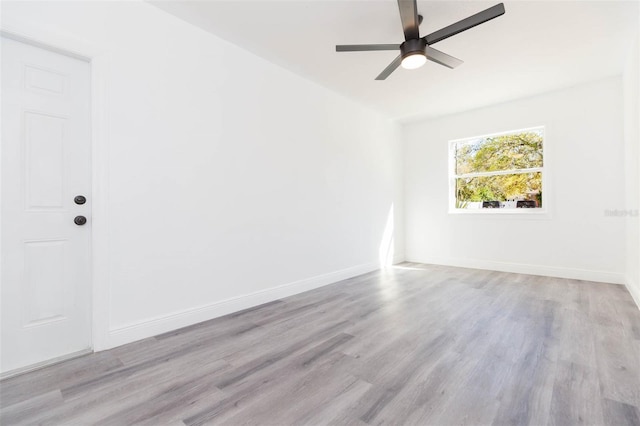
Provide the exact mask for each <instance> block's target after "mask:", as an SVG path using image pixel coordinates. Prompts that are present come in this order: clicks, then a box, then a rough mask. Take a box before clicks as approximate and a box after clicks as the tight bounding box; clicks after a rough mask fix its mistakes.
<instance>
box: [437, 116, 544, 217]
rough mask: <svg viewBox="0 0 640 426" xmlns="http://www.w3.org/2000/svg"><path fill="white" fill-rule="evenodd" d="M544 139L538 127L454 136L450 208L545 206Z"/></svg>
mask: <svg viewBox="0 0 640 426" xmlns="http://www.w3.org/2000/svg"><path fill="white" fill-rule="evenodd" d="M543 140H544V128H542V127H537V128H533V129H524V130H518V131H515V132H508V133H500V134H495V135H489V136H480V137H474V138H469V139H461V140H455V141H451V142H450V143H449V144H450V145H449V157H450V158H449V164H450V166H449V185H450V195H449V201H450V211H452V212H474V211H475V212H498V211H500V212H513V213H516V212H518V213H519V212H525V211H526V212H535V211H542V209H543V206H545V204H544V203H543V198H542V183H543V173H544V170H543V159H544V154H543ZM495 209H499V210H495Z"/></svg>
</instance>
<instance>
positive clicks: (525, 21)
mask: <svg viewBox="0 0 640 426" xmlns="http://www.w3.org/2000/svg"><path fill="white" fill-rule="evenodd" d="M151 3H152V4H154V5H156V6H158V7H160V8H162V9H164V10H166V11H168V12H170V13H172V14H173V15H175V16H177V17H179V18H181V19H184V20H185V21H187V22H190V23H192V24H194V25H197V26H199V27H201V28H203V29H205V30H207V31H209V32H211V33H213V34H216V35H217V36H219V37H221V38H223V39H226V40H229V41H231V42H232V43H234V44H236V45H238V46H240V47H242V48H244V49H246V50H249V51H251V52H253V53H255V54H257V55H259V56H261V57H263V58H265V59H267V60H269V61H271V62H273V63H275V64H278V65H280V66H282V67H284V68H287V69H289V70H291V71H293V72H295V73H297V74H299V75H301V76H303V77H305V78H308V79H310V80H312V81H315V82H317V83H319V84H321V85H323V86H325V87H328V88H330V89H331V90H334V91H336V92H338V93H341V94H343V95H345V96H347V97H349V98H352V99H355V100H356V101H358V102H361V103H364V104H366V105H369V106H371V107H372V108H374V109H377V110H379V111H381V112H383V113H384V114H386V115H388V116H390V117H393V118H397V119H401V120H411V119H414V118H424V117H435V116H440V115H444V114H450V113H454V112H459V111H464V110H469V109H473V108H478V107H482V106H486V105H491V104H495V103H499V102H504V101H508V100H512V99H517V98H522V97H526V96H531V95H534V94H537V93H542V92H547V91H551V90H555V89H558V88H562V87H569V86H573V85H576V84H580V83H582V82H587V81H591V80H596V79H600V78H604V77H607V76H612V75H617V74H620V73H621V72H622V69H623V67H624V62H625V58H626V56H627V54H628V52H629V49H630V47H631V43H632V40H633V39H632V37H633V35H634V34H635V31H637V29H638V22H639V16H640V15H639V4H640V2H639V1H637V0H636V1H612V0H609V1H603V2H594V1H533V2H530V1H514V2H505V9H506V13H505V15H503V16H501V17H499V18H497V19H494V20H493V21H490V22H487V23H485V24H482V25H480V26H478V27H476V28H473V29H471V30H468V31H466V32H464V33H461V34H458V35H456V36H454V37H451V38H449V39H447V40H444V41H442V42H440V43H437V44H435V45H433V47H435V48H437V49H439V50H442V51H444V52H446V53H448V54H450V55H452V56H455V57H457V58H460V59H462V60H463V61H464V62H465V63H464V64H463V65H461V66H460V67H459V68H457V69H455V70H450V69H448V68H445V67H443V66H440V65H437V64H435V63H433V62H427V64H426V65H425V66H424V67H422V68H420V69H418V70H411V71H409V70H405V69H402V68H398V70H396V72H394V73H393V74H392V75H391V76H390V77H389V78H388V79H387V80H386V81H375V80H374V78H375V77H376V76H377V75H378V74H379V73H380V72H381V71H382V70H383V69H384V68H385V67H386V66H387V64H389V62H391V61H392V60H393V59H394V58H395V56H397V53H396V52H393V51H386V52H354V53H342V52H341V53H336V52H335V45H336V44H359V43H400V42H402V41H403V40H402V38H403V37H402V27H401V25H400V15H399V12H398V6H397V3H396V1H394V0H379V1H375V0H356V1H330V0H316V1H303V0H296V1H291V0H289V1H270V0H259V1H244V0H234V1H218V0H206V1H203V0H199V1H185V0H180V1H177V0H171V1H151ZM497 3H498V1H493V2H485V1H422V0H418V12H419V13H420V14H422V15H423V16H424V22H423V23H422V25H421V27H420V35H426V34H428V33H430V32H432V31H435V30H437V29H440V28H442V27H444V26H446V25H449V24H451V23H453V22H455V21H458V20H460V19H463V18H466V17H467V16H469V15H472V14H474V13H477V12H479V11H481V10H483V9H486V8H487V7H490V6H493V5H494V4H497Z"/></svg>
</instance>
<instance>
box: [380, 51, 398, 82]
mask: <svg viewBox="0 0 640 426" xmlns="http://www.w3.org/2000/svg"><path fill="white" fill-rule="evenodd" d="M400 63H402V56H401V55H398V57H397V58H395V59H394V60H393V62H391V63H390V64H389V65H388V66H387V67H386V68H385V69H384V70H382V72H381V73H380V75H379V76H377V77H376V80H386V78H387V77H389V76H390V75H391V73H392V72H394V71H395V70H396V68H398V67H399V66H400Z"/></svg>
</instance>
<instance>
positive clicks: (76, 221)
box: [73, 216, 87, 226]
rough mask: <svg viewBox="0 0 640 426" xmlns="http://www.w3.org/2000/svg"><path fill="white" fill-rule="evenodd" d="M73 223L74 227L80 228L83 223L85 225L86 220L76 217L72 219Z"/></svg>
mask: <svg viewBox="0 0 640 426" xmlns="http://www.w3.org/2000/svg"><path fill="white" fill-rule="evenodd" d="M73 223H75V224H76V225H78V226H82V225H84V224H85V223H87V218H86V217H84V216H76V217H75V218H74V219H73Z"/></svg>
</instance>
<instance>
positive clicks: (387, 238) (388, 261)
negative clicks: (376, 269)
mask: <svg viewBox="0 0 640 426" xmlns="http://www.w3.org/2000/svg"><path fill="white" fill-rule="evenodd" d="M393 245H394V241H393V204H391V208H389V214H388V215H387V223H386V225H385V227H384V232H383V234H382V240H381V241H380V247H379V249H378V259H379V262H380V268H381V269H382V268H388V267H390V266H391V265H393V255H394V253H393Z"/></svg>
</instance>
